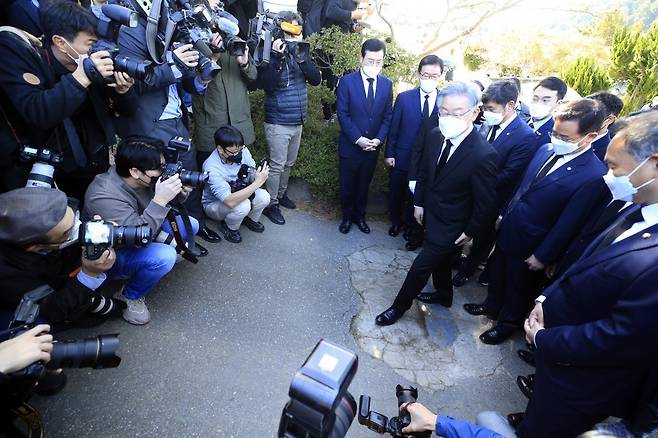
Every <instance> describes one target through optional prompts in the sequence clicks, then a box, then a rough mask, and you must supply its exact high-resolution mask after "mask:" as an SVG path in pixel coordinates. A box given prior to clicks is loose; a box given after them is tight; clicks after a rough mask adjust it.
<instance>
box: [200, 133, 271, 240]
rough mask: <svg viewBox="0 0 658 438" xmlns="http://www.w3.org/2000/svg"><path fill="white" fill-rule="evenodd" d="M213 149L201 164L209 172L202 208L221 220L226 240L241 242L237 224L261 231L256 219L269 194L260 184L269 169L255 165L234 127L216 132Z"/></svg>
mask: <svg viewBox="0 0 658 438" xmlns="http://www.w3.org/2000/svg"><path fill="white" fill-rule="evenodd" d="M215 144H216V149H215V152H216V153H213V154H212V155H210V157H208V159H207V160H206V161H205V162H204V163H203V170H204V171H206V172H208V173H209V174H210V178H209V179H208V184H207V185H206V188H205V189H204V191H203V210H204V211H205V213H206V215H208V217H210V218H211V219H213V220H216V221H220V231H221V232H222V234H224V237H225V238H226V240H228V241H229V242H233V243H240V242H242V236H240V231H239V229H240V225H241V224H242V222H243V221H244V224H245V225H246V226H247V228H249V229H250V230H251V231H254V232H256V233H262V232H263V231H264V230H265V226H264V225H263V224H262V223H260V222H259V220H260V217H261V214H262V213H263V209H265V207H267V205H268V204H269V203H270V195H269V194H268V193H267V191H266V190H263V189H261V188H260V187H261V186H262V185H263V184H265V182H266V181H267V177H268V176H269V172H270V168H269V166H268V165H267V163H265V162H264V163H263V164H262V165H260V166H258V168H256V162H255V161H254V159H253V158H252V156H251V153H250V152H249V149H247V147H246V146H244V139H243V137H242V134H241V133H240V131H239V130H238V129H237V128H234V127H232V126H224V127H222V128H219V129H218V130H217V132H215Z"/></svg>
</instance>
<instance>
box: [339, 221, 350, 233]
mask: <svg viewBox="0 0 658 438" xmlns="http://www.w3.org/2000/svg"><path fill="white" fill-rule="evenodd" d="M350 228H352V221H349V220H347V219H343V221H342V222H341V223H340V226H339V227H338V231H340V232H341V233H343V234H347V233H349V232H350Z"/></svg>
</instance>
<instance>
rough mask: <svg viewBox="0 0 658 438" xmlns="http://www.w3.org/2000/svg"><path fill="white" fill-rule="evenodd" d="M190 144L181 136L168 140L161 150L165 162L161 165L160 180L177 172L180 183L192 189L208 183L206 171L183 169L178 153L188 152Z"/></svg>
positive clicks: (200, 187)
mask: <svg viewBox="0 0 658 438" xmlns="http://www.w3.org/2000/svg"><path fill="white" fill-rule="evenodd" d="M191 148H192V144H191V143H190V142H189V141H188V140H185V139H184V138H183V137H174V138H172V139H171V140H169V143H167V146H165V150H164V151H163V152H162V155H164V158H165V164H163V165H162V175H161V176H160V180H161V181H164V180H166V179H168V178H171V177H172V176H174V175H176V174H178V177H179V178H180V181H181V183H182V184H183V185H184V186H188V187H192V188H194V189H202V188H204V187H205V186H206V184H207V183H208V178H209V177H210V175H209V174H208V172H197V171H195V170H185V169H184V168H183V163H182V162H181V161H180V154H181V153H183V152H189V150H190V149H191Z"/></svg>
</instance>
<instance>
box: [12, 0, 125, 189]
mask: <svg viewBox="0 0 658 438" xmlns="http://www.w3.org/2000/svg"><path fill="white" fill-rule="evenodd" d="M40 19H41V24H42V26H43V30H44V34H45V38H44V41H43V46H41V43H40V42H39V41H38V40H36V39H34V38H33V37H31V36H29V35H28V34H25V33H24V32H22V31H20V30H18V29H13V28H3V31H2V32H0V58H1V59H2V60H3V62H2V63H0V106H1V109H2V113H1V114H0V116H2V117H3V119H4V120H3V121H2V123H3V124H7V125H8V126H9V127H10V128H11V129H10V130H11V132H12V137H13V141H11V142H10V143H8V144H3V147H2V158H3V160H0V161H2V162H5V163H7V162H8V163H9V165H8V166H7V168H6V169H0V174H1V175H2V177H0V190H2V191H7V190H11V189H14V188H18V187H24V186H25V182H26V180H27V177H28V174H29V171H30V166H29V165H26V164H24V163H19V161H18V160H17V158H16V156H17V155H18V154H17V153H16V151H17V150H18V149H19V148H20V147H21V145H31V146H34V147H37V148H41V147H48V148H52V149H53V152H56V153H58V154H62V155H63V162H62V164H61V166H60V168H59V169H57V171H56V173H55V180H56V182H57V184H58V186H59V188H61V190H63V191H64V192H66V193H67V194H68V195H69V196H72V197H75V198H77V199H82V198H83V197H84V192H85V189H86V188H87V186H88V185H89V183H90V182H91V180H92V179H93V178H94V176H95V175H97V174H99V173H102V172H104V171H105V170H107V168H108V166H109V146H110V145H113V144H114V143H115V141H116V139H115V129H114V126H113V122H114V119H115V113H116V114H122V115H124V116H130V115H132V114H134V112H135V110H136V108H137V96H136V95H135V93H134V92H133V90H132V85H133V84H134V79H132V78H131V77H129V76H128V75H127V74H126V73H124V72H119V71H116V70H115V65H114V60H113V58H112V57H111V55H110V53H109V52H108V51H107V50H98V51H95V52H94V51H93V50H92V52H94V53H91V54H90V55H88V53H89V52H90V49H91V48H92V46H93V45H94V44H95V43H96V42H97V40H98V36H97V33H96V32H97V26H98V20H97V19H96V17H94V16H93V15H92V14H91V13H90V12H89V11H88V10H86V9H84V8H83V7H81V6H79V5H78V4H76V3H75V2H70V1H67V0H52V1H49V2H48V3H45V4H43V5H42V6H41V8H40ZM92 79H94V82H92Z"/></svg>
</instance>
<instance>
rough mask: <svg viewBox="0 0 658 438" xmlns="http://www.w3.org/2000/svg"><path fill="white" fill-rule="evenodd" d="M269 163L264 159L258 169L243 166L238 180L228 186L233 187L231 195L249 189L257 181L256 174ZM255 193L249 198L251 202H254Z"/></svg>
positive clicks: (239, 170)
mask: <svg viewBox="0 0 658 438" xmlns="http://www.w3.org/2000/svg"><path fill="white" fill-rule="evenodd" d="M266 163H267V160H266V159H265V158H263V159H262V160H260V162H259V163H258V165H257V166H256V167H251V166H249V165H247V164H242V165H241V166H240V169H238V175H237V178H236V179H235V180H233V181H229V183H228V185H229V186H230V187H231V193H235V192H239V191H240V190H242V189H244V188H247V187H248V186H249V185H250V184H251V183H253V182H254V180H255V179H256V172H257V171H258V169H262V168H263V166H264V165H265V164H266ZM255 196H256V194H255V193H252V194H251V196H249V200H250V201H253V200H254V197H255Z"/></svg>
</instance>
